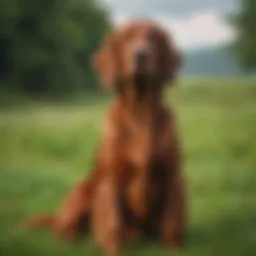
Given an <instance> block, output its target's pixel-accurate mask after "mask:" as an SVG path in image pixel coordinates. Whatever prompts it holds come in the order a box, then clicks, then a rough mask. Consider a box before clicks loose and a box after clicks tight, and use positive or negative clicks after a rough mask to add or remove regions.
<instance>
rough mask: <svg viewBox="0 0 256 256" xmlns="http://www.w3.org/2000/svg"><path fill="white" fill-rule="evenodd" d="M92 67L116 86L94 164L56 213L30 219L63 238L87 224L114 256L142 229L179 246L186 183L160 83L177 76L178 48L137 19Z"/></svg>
mask: <svg viewBox="0 0 256 256" xmlns="http://www.w3.org/2000/svg"><path fill="white" fill-rule="evenodd" d="M94 67H95V69H96V70H97V71H98V72H99V74H100V78H101V80H102V83H103V84H104V85H105V86H106V87H113V88H114V89H115V91H116V99H115V100H114V102H113V105H112V106H111V108H110V109H109V112H108V114H107V116H106V122H105V125H106V126H105V130H104V133H103V136H102V140H101V144H100V146H99V148H98V152H97V156H96V162H95V166H94V169H93V171H92V173H91V174H90V177H89V178H87V179H85V180H83V181H82V182H81V183H80V184H79V185H78V186H77V187H75V189H74V190H73V191H72V192H71V194H70V196H69V197H68V199H67V200H66V202H65V204H64V207H62V208H61V210H60V211H59V213H58V214H57V215H56V216H49V217H42V218H37V219H34V220H31V221H30V222H29V223H28V224H29V225H30V226H37V227H38V226H51V227H52V228H53V229H54V231H55V232H56V233H58V234H59V235H61V236H64V237H68V238H72V237H74V236H75V235H76V234H77V233H78V230H79V229H81V228H84V229H86V228H89V229H90V230H91V231H92V233H93V234H94V236H95V239H96V241H97V242H98V244H99V245H100V246H101V248H102V249H103V250H104V251H105V252H107V253H110V254H111V255H116V254H118V253H119V252H120V251H121V250H122V248H123V246H124V243H125V242H126V241H128V240H130V239H135V238H138V237H139V236H145V237H154V238H159V239H160V240H161V241H162V242H163V243H164V244H165V245H166V246H168V247H170V248H173V249H178V248H180V247H181V246H182V245H183V244H184V239H185V233H186V199H185V183H184V178H183V174H182V170H181V159H180V148H179V140H178V135H177V131H176V128H175V120H174V115H173V113H172V112H171V111H169V110H168V109H167V107H166V106H165V104H164V102H163V89H164V85H165V84H166V82H168V81H170V82H172V81H174V79H175V77H176V75H177V72H178V70H179V67H180V56H179V53H178V52H177V50H176V49H175V47H174V45H173V42H172V41H171V40H170V39H169V38H168V36H167V34H166V33H165V31H164V30H163V29H162V28H160V27H159V26H158V25H156V24H154V23H153V22H150V21H134V22H132V23H131V24H129V25H126V26H125V27H122V28H120V29H117V30H115V31H114V32H112V33H111V34H110V35H109V36H108V37H107V38H106V39H105V42H104V43H103V46H102V48H101V49H100V50H99V51H98V52H97V53H96V54H95V56H94ZM83 224H86V226H83Z"/></svg>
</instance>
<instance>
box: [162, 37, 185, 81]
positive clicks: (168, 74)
mask: <svg viewBox="0 0 256 256" xmlns="http://www.w3.org/2000/svg"><path fill="white" fill-rule="evenodd" d="M159 51H160V65H159V67H160V71H159V72H160V74H161V79H162V81H163V82H164V83H166V82H168V81H170V82H173V81H174V80H175V79H176V77H177V75H178V73H179V71H180V68H181V65H182V56H181V53H180V51H179V50H178V49H177V47H176V46H175V44H174V42H173V40H172V38H170V36H169V35H168V34H167V33H166V32H163V33H162V36H161V38H160V47H159Z"/></svg>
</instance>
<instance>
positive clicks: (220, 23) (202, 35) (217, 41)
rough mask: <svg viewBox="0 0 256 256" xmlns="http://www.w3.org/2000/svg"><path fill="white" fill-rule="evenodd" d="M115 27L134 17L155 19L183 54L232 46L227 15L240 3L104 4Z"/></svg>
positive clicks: (130, 0) (131, 0)
mask: <svg viewBox="0 0 256 256" xmlns="http://www.w3.org/2000/svg"><path fill="white" fill-rule="evenodd" d="M104 1H105V4H106V5H107V6H108V7H109V9H110V11H111V12H112V15H113V19H114V22H115V24H116V25H121V24H123V23H125V22H127V21H129V20H131V19H132V18H133V17H145V18H153V19H154V20H156V21H157V22H159V23H160V24H162V25H163V26H164V27H165V28H167V29H168V31H169V32H170V33H171V34H172V36H173V37H174V39H175V41H176V43H177V44H178V45H179V46H180V47H181V48H182V49H184V50H189V49H198V48H202V47H208V46H216V45H222V44H226V43H229V42H232V41H233V40H234V38H235V37H236V31H235V29H234V28H233V27H232V26H231V25H230V24H229V23H228V22H227V20H226V17H227V15H228V14H230V13H233V12H236V11H237V10H239V8H240V0H104Z"/></svg>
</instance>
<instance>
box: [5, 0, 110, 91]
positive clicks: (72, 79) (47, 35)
mask: <svg viewBox="0 0 256 256" xmlns="http://www.w3.org/2000/svg"><path fill="white" fill-rule="evenodd" d="M110 27H111V22H110V19H109V16H108V13H107V12H106V10H105V9H104V8H103V7H101V5H100V4H99V2H98V1H95V0H22V1H21V0H12V1H9V0H1V2H0V57H1V58H0V78H1V80H2V81H3V80H4V81H5V82H4V83H0V84H4V86H8V87H9V88H10V87H12V89H14V90H20V91H23V92H25V93H30V94H34V95H35V94H39V95H42V94H49V95H60V94H63V95H64V94H69V93H72V92H76V91H79V90H83V89H88V88H92V87H93V86H94V85H95V83H94V75H93V73H92V71H91V69H90V54H91V53H92V52H93V51H94V50H95V49H96V48H97V47H98V45H99V43H100V41H101V39H102V36H103V35H104V33H105V32H106V31H107V30H108V29H109V28H110Z"/></svg>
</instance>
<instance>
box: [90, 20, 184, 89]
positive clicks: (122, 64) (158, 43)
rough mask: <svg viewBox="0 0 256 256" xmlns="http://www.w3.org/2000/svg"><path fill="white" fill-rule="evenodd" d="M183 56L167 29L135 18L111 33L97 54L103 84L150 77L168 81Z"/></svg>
mask: <svg viewBox="0 0 256 256" xmlns="http://www.w3.org/2000/svg"><path fill="white" fill-rule="evenodd" d="M180 64H181V57H180V53H179V52H178V50H177V49H176V48H175V46H174V44H173V42H172V40H171V38H170V37H169V36H168V35H167V33H166V32H165V31H164V29H162V28H160V27H159V25H156V24H155V23H153V22H150V21H134V22H132V23H130V24H128V25H126V26H124V27H122V28H120V29H117V30H115V31H113V32H112V33H110V34H109V35H107V37H106V38H105V40H104V42H103V45H102V48H101V49H99V50H98V52H96V53H95V55H94V56H93V66H94V68H95V69H96V70H97V72H98V73H99V75H100V78H101V81H102V83H103V85H105V86H106V87H110V86H114V85H116V83H118V81H120V80H123V81H127V80H132V79H135V78H136V77H147V78H150V79H153V80H156V81H159V82H161V83H162V84H163V83H166V82H167V81H169V80H172V79H174V78H175V76H176V74H177V72H178V71H179V67H180Z"/></svg>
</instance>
